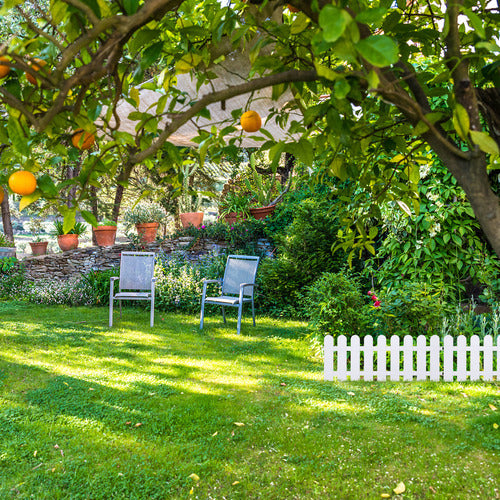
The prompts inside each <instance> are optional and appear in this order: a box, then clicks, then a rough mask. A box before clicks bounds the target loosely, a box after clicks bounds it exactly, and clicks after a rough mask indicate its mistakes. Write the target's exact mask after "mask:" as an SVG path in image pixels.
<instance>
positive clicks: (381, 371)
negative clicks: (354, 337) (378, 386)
mask: <svg viewBox="0 0 500 500" xmlns="http://www.w3.org/2000/svg"><path fill="white" fill-rule="evenodd" d="M385 340H386V339H385V336H384V335H379V336H378V337H377V372H376V375H377V380H378V381H381V380H387V344H386V341H385Z"/></svg>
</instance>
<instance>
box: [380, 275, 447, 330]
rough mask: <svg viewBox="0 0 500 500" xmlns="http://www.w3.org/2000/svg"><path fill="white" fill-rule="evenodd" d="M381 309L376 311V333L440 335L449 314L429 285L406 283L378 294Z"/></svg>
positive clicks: (437, 294)
mask: <svg viewBox="0 0 500 500" xmlns="http://www.w3.org/2000/svg"><path fill="white" fill-rule="evenodd" d="M377 296H378V298H379V300H380V302H381V305H380V307H377V308H373V310H372V314H373V323H372V325H371V329H372V330H373V332H374V333H375V334H384V335H387V336H390V335H412V336H417V335H432V334H439V333H440V331H441V324H442V319H443V316H444V314H445V312H446V310H445V306H444V304H443V303H442V301H441V299H440V296H439V293H438V292H436V291H433V290H432V289H431V288H430V287H429V286H428V285H426V284H425V283H415V282H402V283H399V284H398V285H397V286H394V287H392V288H389V289H385V290H382V291H380V292H379V293H377Z"/></svg>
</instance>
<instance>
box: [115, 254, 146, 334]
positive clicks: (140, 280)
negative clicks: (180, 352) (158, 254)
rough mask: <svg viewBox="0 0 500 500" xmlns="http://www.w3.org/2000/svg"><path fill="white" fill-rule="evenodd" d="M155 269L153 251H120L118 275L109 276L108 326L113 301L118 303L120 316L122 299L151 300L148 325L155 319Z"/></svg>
mask: <svg viewBox="0 0 500 500" xmlns="http://www.w3.org/2000/svg"><path fill="white" fill-rule="evenodd" d="M154 269H155V254H154V252H122V254H121V259H120V276H119V277H118V276H115V277H112V278H111V281H110V284H109V326H110V327H111V326H113V301H114V300H118V301H119V304H120V318H121V317H122V300H149V302H151V315H150V325H151V326H153V324H154V320H155V282H156V278H154V277H153V274H154ZM117 280H120V281H119V286H118V292H117V293H115V281H117Z"/></svg>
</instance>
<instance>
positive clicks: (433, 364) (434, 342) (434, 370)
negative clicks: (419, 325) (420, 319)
mask: <svg viewBox="0 0 500 500" xmlns="http://www.w3.org/2000/svg"><path fill="white" fill-rule="evenodd" d="M430 350H431V353H430V356H429V363H430V368H429V378H430V379H431V380H434V381H438V380H439V379H440V378H441V370H440V369H439V365H440V361H441V342H440V339H439V337H438V336H437V335H433V336H432V337H431V341H430Z"/></svg>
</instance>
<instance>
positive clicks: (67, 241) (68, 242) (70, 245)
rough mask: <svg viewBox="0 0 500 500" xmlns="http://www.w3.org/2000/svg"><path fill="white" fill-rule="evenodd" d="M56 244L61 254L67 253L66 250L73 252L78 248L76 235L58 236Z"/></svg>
mask: <svg viewBox="0 0 500 500" xmlns="http://www.w3.org/2000/svg"><path fill="white" fill-rule="evenodd" d="M57 243H58V245H59V248H60V249H61V250H62V251H63V252H67V251H68V250H74V249H75V248H78V235H77V234H60V235H59V236H58V237H57Z"/></svg>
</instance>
